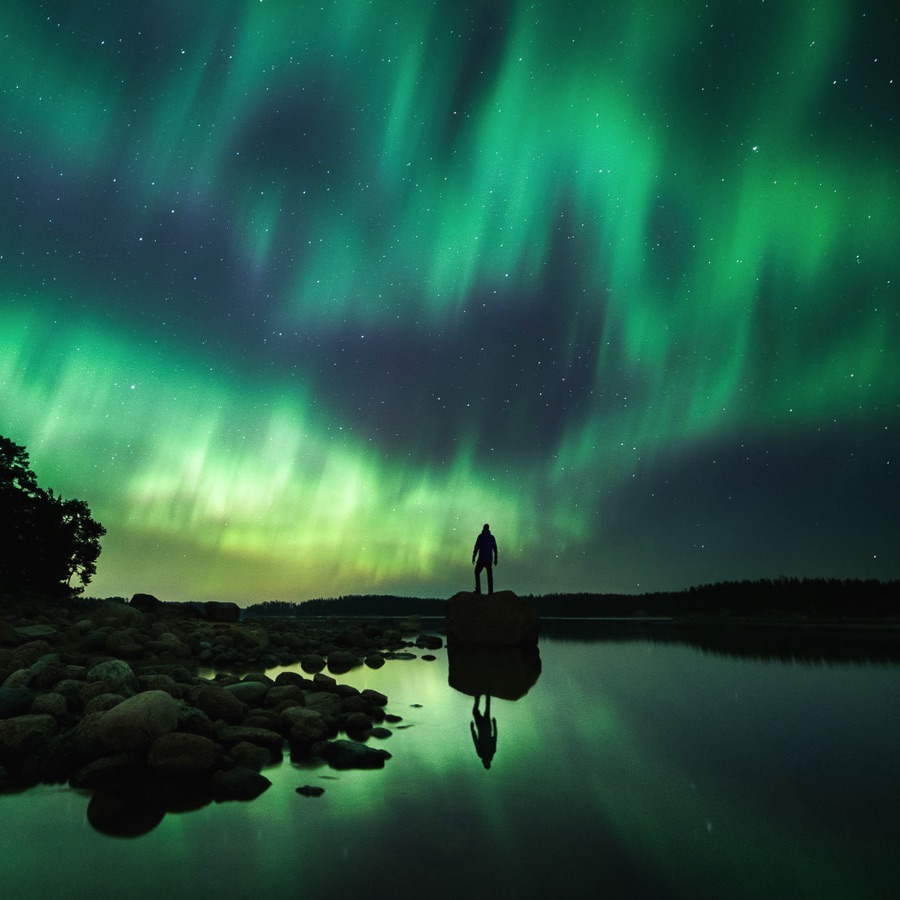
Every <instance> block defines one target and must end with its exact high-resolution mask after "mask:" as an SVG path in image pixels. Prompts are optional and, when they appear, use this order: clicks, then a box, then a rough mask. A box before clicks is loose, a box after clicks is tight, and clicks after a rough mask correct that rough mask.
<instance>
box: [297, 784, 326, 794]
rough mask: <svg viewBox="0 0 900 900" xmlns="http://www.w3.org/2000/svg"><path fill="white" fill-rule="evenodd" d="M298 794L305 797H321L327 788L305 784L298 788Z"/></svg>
mask: <svg viewBox="0 0 900 900" xmlns="http://www.w3.org/2000/svg"><path fill="white" fill-rule="evenodd" d="M297 793H298V794H301V795H302V796H304V797H321V796H322V794H324V793H325V788H323V787H319V786H318V785H314V784H304V785H302V786H301V787H298V788H297Z"/></svg>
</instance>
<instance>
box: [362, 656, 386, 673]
mask: <svg viewBox="0 0 900 900" xmlns="http://www.w3.org/2000/svg"><path fill="white" fill-rule="evenodd" d="M363 662H364V663H365V664H366V665H367V666H368V667H369V668H370V669H380V668H381V667H382V666H383V665H384V657H383V656H382V655H381V654H380V653H370V654H369V655H368V656H367V657H366V658H365V659H364V660H363Z"/></svg>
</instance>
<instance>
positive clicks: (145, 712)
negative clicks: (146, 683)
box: [97, 691, 178, 753]
mask: <svg viewBox="0 0 900 900" xmlns="http://www.w3.org/2000/svg"><path fill="white" fill-rule="evenodd" d="M177 726H178V701H177V700H175V699H174V698H173V697H170V696H169V695H168V694H167V693H165V691H144V693H142V694H135V695H134V696H133V697H129V698H128V699H127V700H124V701H123V702H122V703H120V704H119V705H118V706H116V707H114V708H113V709H111V710H109V712H105V713H103V714H102V718H101V719H100V721H99V722H98V724H97V737H98V738H99V739H100V742H101V743H102V744H103V745H104V746H105V747H106V748H107V749H108V750H109V751H111V752H113V753H123V752H126V751H129V750H145V749H147V748H148V747H149V746H150V745H151V744H152V743H153V741H155V740H156V739H157V738H158V737H160V736H161V735H163V734H168V733H169V732H172V731H174V730H175V728H176V727H177Z"/></svg>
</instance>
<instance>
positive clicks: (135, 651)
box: [105, 628, 144, 659]
mask: <svg viewBox="0 0 900 900" xmlns="http://www.w3.org/2000/svg"><path fill="white" fill-rule="evenodd" d="M105 644H106V650H107V652H108V653H109V654H110V655H111V656H115V657H117V658H118V659H137V658H138V657H140V656H141V655H142V654H143V652H144V648H143V647H142V646H141V645H140V644H139V643H138V642H137V641H136V640H135V633H134V629H132V628H117V629H115V630H114V631H111V632H110V633H109V634H108V635H107V636H106V642H105Z"/></svg>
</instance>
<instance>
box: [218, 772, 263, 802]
mask: <svg viewBox="0 0 900 900" xmlns="http://www.w3.org/2000/svg"><path fill="white" fill-rule="evenodd" d="M271 785H272V782H271V781H269V779H268V778H266V776H265V775H260V773H259V772H254V771H253V769H248V768H245V767H244V766H235V767H234V768H233V769H229V770H227V771H222V770H220V771H218V772H214V773H213V776H212V781H211V787H212V792H213V796H214V797H215V798H216V800H219V801H222V800H255V799H256V798H257V797H258V796H259V795H260V794H262V793H263V791H265V790H266V789H267V788H269V787H271Z"/></svg>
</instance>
